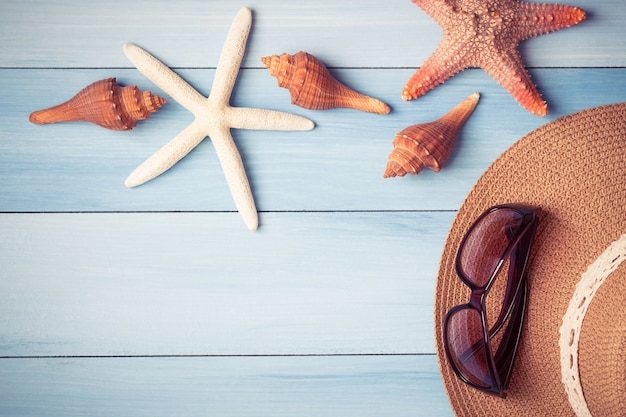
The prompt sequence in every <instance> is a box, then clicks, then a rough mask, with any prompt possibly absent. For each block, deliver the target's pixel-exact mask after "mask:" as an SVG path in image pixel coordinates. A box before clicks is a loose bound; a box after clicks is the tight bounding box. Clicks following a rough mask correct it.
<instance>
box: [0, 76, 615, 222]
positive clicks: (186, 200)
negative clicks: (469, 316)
mask: <svg viewBox="0 0 626 417" xmlns="http://www.w3.org/2000/svg"><path fill="white" fill-rule="evenodd" d="M179 72H180V73H181V75H183V76H184V77H185V78H186V79H188V80H189V81H190V82H191V83H192V84H193V85H195V86H198V88H199V89H200V90H201V91H202V92H203V93H204V94H208V92H209V91H208V90H209V89H210V82H211V79H212V76H213V70H180V71H179ZM406 72H407V71H406V70H401V69H395V70H389V69H386V70H381V69H342V70H336V71H335V73H336V74H337V76H338V77H339V78H341V79H342V80H344V81H345V82H347V83H348V84H350V85H352V86H353V87H354V88H356V89H359V90H361V91H364V92H366V93H368V94H371V95H372V96H375V97H379V98H381V99H383V100H385V101H387V102H388V103H389V104H390V105H391V106H392V108H393V111H392V112H391V113H390V114H389V115H386V116H381V115H373V114H370V113H364V112H359V111H356V110H350V109H336V110H329V111H317V112H316V111H312V110H306V109H301V108H299V107H297V106H294V105H292V104H290V102H289V93H288V92H287V91H286V90H285V89H282V88H279V87H277V85H276V81H275V79H274V78H273V77H271V76H270V75H269V74H268V73H267V71H266V70H244V71H242V73H241V75H240V79H239V82H238V87H237V91H236V92H235V94H234V97H233V104H234V105H237V106H250V107H265V108H271V109H275V110H281V111H288V112H292V113H296V114H300V115H304V116H306V117H309V118H310V119H312V120H314V121H315V122H316V128H315V129H313V130H312V131H307V132H275V131H271V132H267V131H265V132H263V131H246V130H235V131H234V132H233V134H234V137H235V140H236V141H237V143H238V146H239V149H240V152H241V153H242V156H243V158H244V163H245V165H246V169H247V172H248V176H249V179H250V182H251V185H252V188H253V193H254V195H255V199H256V202H257V207H258V208H259V210H261V211H282V210H455V209H456V208H457V207H458V205H459V204H460V203H461V201H462V199H463V197H464V196H465V195H466V194H467V191H468V190H469V188H470V187H471V186H472V185H473V184H474V182H475V181H476V179H477V178H478V177H479V176H480V175H481V174H482V172H484V170H485V169H486V168H487V167H488V166H489V165H490V164H491V162H492V161H493V160H494V159H495V158H496V157H497V156H498V155H499V154H500V153H501V152H503V151H504V150H505V149H506V148H508V147H509V146H510V145H511V144H512V143H513V142H514V141H516V140H517V139H519V138H520V137H522V136H523V135H524V134H526V133H528V132H529V131H531V130H533V129H535V128H536V127H539V126H541V125H543V124H544V123H547V122H549V121H550V120H553V119H555V118H557V117H560V116H563V115H565V114H568V113H571V112H574V111H578V110H582V109H584V108H588V107H592V106H597V105H601V104H608V103H613V102H619V101H624V100H626V95H625V94H624V91H626V76H625V75H626V70H625V69H536V70H533V75H534V79H535V80H536V82H537V83H538V85H539V86H540V90H541V91H542V92H544V94H545V96H546V98H547V100H548V103H549V105H550V108H551V110H552V113H551V114H550V115H548V116H547V117H546V118H539V117H536V116H533V115H531V114H530V113H528V112H527V111H525V110H524V109H523V108H521V107H520V106H519V105H518V104H517V103H516V102H515V101H514V100H513V99H512V98H511V97H510V96H509V95H508V94H507V93H506V92H505V91H504V90H503V89H502V88H501V87H500V86H499V85H497V84H496V83H495V82H494V81H493V80H492V79H491V78H489V77H488V76H487V75H486V74H485V73H484V72H483V71H481V70H469V71H466V72H465V73H463V74H460V75H459V76H457V77H455V78H453V79H452V80H450V81H449V82H447V83H446V84H445V85H444V86H442V87H440V88H438V89H436V90H434V91H432V92H430V93H429V94H427V95H426V96H424V97H423V98H421V99H419V100H417V101H415V102H411V103H406V102H403V101H402V100H401V99H400V97H399V94H400V93H399V92H400V89H401V86H402V83H403V80H404V78H405V76H406V75H407V74H406ZM0 73H1V74H0V75H2V76H1V77H0V89H2V91H4V100H3V101H2V103H0V113H1V114H2V118H0V211H18V212H20V211H35V212H37V211H154V210H157V211H161V210H166V211H167V210H182V211H189V210H191V211H193V210H201V211H225V210H226V211H229V210H234V204H233V202H232V198H231V196H230V193H229V191H228V188H227V186H226V183H225V181H224V178H223V174H222V171H221V168H220V167H219V162H218V161H217V158H216V156H215V153H214V151H213V149H212V146H211V144H210V141H209V140H205V142H204V143H202V144H201V145H200V146H198V147H197V148H196V149H195V150H194V151H192V152H191V154H189V155H188V156H187V157H186V158H184V159H183V160H182V161H181V162H180V163H179V164H177V165H176V166H174V167H173V168H172V169H171V170H170V171H168V172H167V173H165V174H164V175H162V176H161V177H158V178H157V179H155V180H153V181H152V182H150V183H147V184H145V185H143V186H140V187H138V188H136V189H127V188H126V187H125V186H124V180H125V178H126V177H127V176H128V174H129V173H130V172H131V171H132V170H133V169H134V168H135V167H136V166H137V165H139V164H140V163H141V162H143V160H145V159H146V158H147V157H148V156H150V155H151V154H152V153H153V152H155V151H156V150H157V149H159V148H160V147H161V146H162V145H164V144H165V143H167V142H168V141H169V140H170V139H171V138H173V137H174V136H175V135H176V134H177V133H178V132H179V131H180V130H182V129H183V128H184V127H185V126H186V125H187V124H189V123H190V122H191V120H192V117H193V116H192V115H191V114H190V113H188V112H187V111H186V110H184V109H183V108H182V107H181V106H179V105H178V104H177V103H175V102H173V101H170V102H169V103H167V104H166V106H165V107H164V108H162V109H161V110H160V111H159V112H158V113H155V114H154V115H153V116H152V118H151V119H149V120H147V121H144V122H142V123H140V124H139V125H138V126H137V127H136V128H135V130H133V131H132V132H113V131H108V130H106V129H103V128H100V127H99V126H95V125H92V124H87V123H82V124H81V123H69V124H68V123H65V124H58V125H48V126H37V125H33V124H31V123H29V122H28V114H29V113H30V112H31V111H33V110H36V109H39V108H43V107H47V106H51V105H53V104H57V103H59V102H61V101H64V100H66V99H67V98H69V97H70V96H71V95H73V94H74V93H75V92H77V91H78V90H79V89H81V88H82V87H84V86H85V85H87V84H89V83H90V82H93V81H95V80H97V79H101V78H105V77H108V76H117V77H118V79H119V81H120V82H121V83H124V84H138V85H139V86H141V87H142V88H143V89H151V90H153V91H156V92H159V91H158V89H155V88H154V86H153V85H152V84H151V83H150V82H149V81H148V80H146V79H145V78H143V76H141V74H139V73H138V72H137V71H135V70H119V69H105V70H102V69H101V70H0ZM474 91H479V92H481V94H482V97H481V102H480V103H479V105H478V107H477V109H476V111H475V113H474V114H473V115H472V117H471V118H470V119H469V120H468V122H467V123H466V125H465V126H464V128H463V130H462V131H461V135H460V137H459V140H458V143H457V147H456V150H455V153H454V154H453V156H452V158H451V160H450V161H449V163H448V166H447V167H445V168H444V169H443V170H442V171H441V172H439V173H434V172H431V171H428V170H425V171H424V172H423V173H421V174H420V175H419V176H417V177H405V178H393V179H383V178H382V174H383V172H384V168H385V165H386V163H387V155H388V154H389V152H390V151H391V150H392V148H393V146H392V144H391V142H392V140H393V138H394V135H395V133H396V132H398V131H400V130H402V129H404V128H405V127H407V126H409V125H412V124H415V123H423V122H427V121H431V120H434V119H435V118H438V117H439V116H441V115H443V114H444V113H445V112H447V111H448V110H450V109H451V108H452V107H453V106H454V105H456V104H457V103H458V102H459V101H460V100H462V99H463V98H465V97H466V96H467V95H469V94H471V93H472V92H474Z"/></svg>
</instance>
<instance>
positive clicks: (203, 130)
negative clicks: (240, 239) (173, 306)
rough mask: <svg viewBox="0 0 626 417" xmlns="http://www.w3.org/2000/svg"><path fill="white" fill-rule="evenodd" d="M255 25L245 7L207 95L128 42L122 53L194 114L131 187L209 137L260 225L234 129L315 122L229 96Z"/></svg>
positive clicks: (244, 208)
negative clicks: (238, 102) (242, 103)
mask: <svg viewBox="0 0 626 417" xmlns="http://www.w3.org/2000/svg"><path fill="white" fill-rule="evenodd" d="M251 24H252V12H251V11H250V9H248V8H247V7H243V8H242V9H240V10H239V12H238V13H237V15H236V16H235V19H234V20H233V23H232V25H231V27H230V31H229V32H228V36H227V37H226V41H225V42H224V47H223V49H222V54H221V56H220V59H219V62H218V64H217V69H216V70H215V77H214V79H213V86H212V87H211V93H210V94H209V97H204V96H203V95H202V94H200V93H198V92H197V91H196V90H195V89H194V88H193V87H192V86H191V85H189V84H188V83H187V82H186V81H185V80H183V79H182V78H181V77H180V76H178V75H177V74H176V73H175V72H173V71H172V70H171V69H169V68H168V67H167V66H166V65H165V64H163V63H162V62H161V61H159V60H158V59H156V58H155V57H153V56H152V55H150V54H149V53H148V52H146V51H145V50H143V49H141V48H140V47H138V46H136V45H133V44H129V43H127V44H125V45H124V53H125V54H126V56H127V57H128V59H129V60H130V61H131V62H132V63H133V65H135V67H137V69H138V70H139V71H140V72H141V73H142V74H144V75H145V76H146V77H147V78H148V79H150V80H151V81H152V82H153V83H154V84H156V85H157V86H158V87H160V88H161V89H162V90H163V91H165V92H166V93H167V94H169V95H170V96H171V97H172V98H173V99H174V100H176V101H177V102H178V103H180V104H181V105H182V106H183V107H184V108H186V109H187V110H189V111H190V112H191V113H193V114H194V116H195V119H194V121H193V123H191V124H190V125H189V126H187V127H186V128H185V129H184V130H183V131H182V132H180V133H179V134H178V135H177V136H176V137H175V138H174V139H172V140H171V141H170V142H169V143H167V144H166V145H165V146H163V147H162V148H161V149H159V150H158V151H157V152H156V153H155V154H154V155H152V156H151V157H150V158H148V159H147V160H146V161H145V162H144V163H143V164H141V165H140V166H139V167H137V169H135V170H134V171H133V172H132V173H131V174H130V176H129V177H128V178H127V179H126V183H125V184H126V186H127V187H135V186H137V185H141V184H143V183H145V182H147V181H150V180H151V179H153V178H155V177H157V176H158V175H160V174H162V173H163V172H165V171H167V170H168V169H169V168H171V167H172V166H173V165H174V164H175V163H176V162H178V161H179V160H181V159H182V158H183V157H185V155H187V154H188V153H189V152H191V150H192V149H193V148H195V147H196V146H197V145H198V144H199V143H200V142H202V141H203V140H204V138H205V137H207V136H209V137H210V138H211V141H212V142H213V145H214V147H215V151H216V152H217V156H218V158H219V160H220V163H221V165H222V169H223V170H224V175H225V176H226V181H227V182H228V186H229V188H230V191H231V194H232V196H233V199H234V200H235V205H236V206H237V209H238V210H239V213H240V214H241V216H242V217H243V220H244V222H245V224H246V225H247V226H248V228H249V229H250V230H256V229H257V227H258V223H259V220H258V214H257V211H256V206H255V204H254V198H253V197H252V191H251V190H250V184H249V183H248V177H247V176H246V172H245V169H244V166H243V162H242V161H241V156H240V155H239V151H238V150H237V146H236V145H235V142H234V141H233V138H232V136H231V134H230V129H231V128H235V129H258V130H310V129H312V128H313V126H314V124H313V122H312V121H310V120H309V119H306V118H304V117H300V116H296V115H293V114H289V113H283V112H278V111H272V110H265V109H253V108H244V107H231V106H230V96H231V93H232V89H233V87H234V85H235V80H236V79H237V74H238V73H239V66H240V65H241V60H242V59H243V55H244V52H245V49H246V42H247V40H248V34H249V33H250V26H251Z"/></svg>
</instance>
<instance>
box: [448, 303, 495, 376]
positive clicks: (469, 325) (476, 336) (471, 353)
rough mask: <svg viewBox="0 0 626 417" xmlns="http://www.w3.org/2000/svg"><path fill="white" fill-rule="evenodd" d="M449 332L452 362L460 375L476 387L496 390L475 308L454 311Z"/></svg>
mask: <svg viewBox="0 0 626 417" xmlns="http://www.w3.org/2000/svg"><path fill="white" fill-rule="evenodd" d="M445 331H446V337H447V342H448V353H449V355H450V360H451V361H452V362H454V366H455V368H456V369H457V371H458V372H459V373H461V374H462V375H463V377H465V379H467V380H468V381H469V382H470V383H472V384H474V385H477V386H480V387H484V388H490V387H491V386H493V381H492V378H491V373H490V372H489V365H488V363H487V360H488V359H487V352H486V351H485V344H484V337H483V326H482V324H481V319H480V313H479V312H478V311H477V310H474V309H473V308H462V309H457V310H453V311H451V312H450V315H449V317H448V321H447V327H446V329H445Z"/></svg>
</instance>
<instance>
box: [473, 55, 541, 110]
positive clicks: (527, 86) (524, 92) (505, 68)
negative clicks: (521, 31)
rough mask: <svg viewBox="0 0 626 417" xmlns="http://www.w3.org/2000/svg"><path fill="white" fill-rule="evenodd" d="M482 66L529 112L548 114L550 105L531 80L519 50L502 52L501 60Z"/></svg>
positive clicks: (491, 61)
mask: <svg viewBox="0 0 626 417" xmlns="http://www.w3.org/2000/svg"><path fill="white" fill-rule="evenodd" d="M482 67H483V69H484V70H485V72H487V74H489V75H490V76H491V77H492V78H493V79H494V80H496V81H497V82H498V83H499V84H500V85H501V86H502V87H504V89H505V90H506V91H508V92H509V93H510V94H511V95H512V96H513V98H514V99H515V100H517V102H518V103H519V104H520V105H522V106H523V107H524V108H525V109H527V110H528V111H529V112H531V113H533V114H536V115H537V116H545V115H546V114H548V105H547V103H546V102H545V101H544V100H543V99H542V98H541V94H539V92H538V91H537V88H536V87H535V84H534V83H533V82H532V81H531V79H530V74H528V71H527V70H526V68H524V64H523V63H522V58H521V57H520V55H519V53H518V52H517V50H512V51H510V52H509V53H508V54H502V55H501V58H500V59H499V60H495V61H494V60H490V61H489V62H487V63H485V64H484V65H482Z"/></svg>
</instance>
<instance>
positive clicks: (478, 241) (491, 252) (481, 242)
mask: <svg viewBox="0 0 626 417" xmlns="http://www.w3.org/2000/svg"><path fill="white" fill-rule="evenodd" d="M522 223H523V216H522V214H521V213H519V212H517V211H515V210H511V209H506V208H504V209H500V210H495V211H491V212H489V213H488V214H487V215H485V216H484V217H482V218H481V219H479V220H478V221H477V222H476V223H475V224H474V225H473V226H472V228H471V229H470V230H469V232H468V234H467V235H466V237H465V240H464V242H463V244H462V245H461V247H460V248H459V253H458V257H457V268H458V270H459V272H460V273H461V274H462V275H463V276H464V277H465V279H467V280H469V281H471V282H472V283H473V284H474V285H477V286H479V287H480V286H484V285H486V284H487V282H488V281H489V278H490V277H491V276H492V275H493V272H494V271H495V269H496V267H497V266H498V263H499V262H500V261H501V260H502V256H503V255H504V253H505V252H506V249H507V247H508V245H509V243H510V239H511V238H512V236H513V235H514V234H515V232H516V231H517V230H518V229H519V228H520V226H522Z"/></svg>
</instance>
